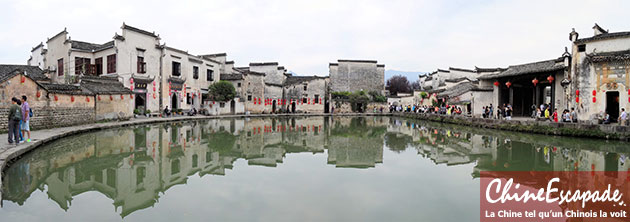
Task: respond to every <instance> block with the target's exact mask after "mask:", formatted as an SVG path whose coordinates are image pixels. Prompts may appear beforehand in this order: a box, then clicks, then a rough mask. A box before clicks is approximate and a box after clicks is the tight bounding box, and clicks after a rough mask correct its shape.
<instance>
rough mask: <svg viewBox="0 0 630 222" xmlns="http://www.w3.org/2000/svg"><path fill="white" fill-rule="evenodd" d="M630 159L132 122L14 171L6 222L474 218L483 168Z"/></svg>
mask: <svg viewBox="0 0 630 222" xmlns="http://www.w3.org/2000/svg"><path fill="white" fill-rule="evenodd" d="M627 150H628V145H627V143H621V142H606V141H603V140H586V139H575V138H558V137H551V136H541V135H529V134H520V133H511V132H501V131H493V130H482V129H475V128H466V127H461V126H454V125H439V124H435V123H428V122H421V121H416V120H408V119H404V118H398V117H360V118H359V117H356V118H350V117H334V118H328V117H308V118H252V119H221V120H208V121H197V122H181V123H168V124H156V125H145V126H136V127H129V128H121V129H113V130H104V131H99V132H94V133H87V134H82V135H78V136H73V137H69V138H65V139H62V140H59V141H56V142H53V143H51V144H48V145H45V146H44V147H41V148H39V149H37V150H36V151H34V152H31V153H29V154H27V155H25V156H24V157H23V158H22V159H20V160H18V161H16V162H15V163H14V164H13V165H11V167H10V168H8V169H6V171H5V176H4V178H2V179H3V181H4V183H3V187H2V198H3V200H2V203H3V207H2V208H1V209H0V221H120V220H125V221H476V220H479V172H480V171H487V170H492V171H532V170H533V171H551V170H581V171H590V170H608V171H617V170H619V171H626V170H628V167H627V165H625V162H626V160H627V158H628V155H629V154H628V151H627Z"/></svg>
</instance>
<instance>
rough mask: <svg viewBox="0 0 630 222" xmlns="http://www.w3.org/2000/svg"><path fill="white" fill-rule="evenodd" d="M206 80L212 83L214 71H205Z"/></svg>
mask: <svg viewBox="0 0 630 222" xmlns="http://www.w3.org/2000/svg"><path fill="white" fill-rule="evenodd" d="M206 80H207V81H214V71H212V69H208V70H206Z"/></svg>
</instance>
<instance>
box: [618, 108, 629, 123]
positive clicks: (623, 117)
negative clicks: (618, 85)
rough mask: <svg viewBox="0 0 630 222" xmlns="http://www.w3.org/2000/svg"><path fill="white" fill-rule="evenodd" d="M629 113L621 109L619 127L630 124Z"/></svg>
mask: <svg viewBox="0 0 630 222" xmlns="http://www.w3.org/2000/svg"><path fill="white" fill-rule="evenodd" d="M627 122H628V113H626V109H624V108H621V114H619V125H620V126H625V125H627V124H628V123H627Z"/></svg>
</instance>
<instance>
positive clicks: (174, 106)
mask: <svg viewBox="0 0 630 222" xmlns="http://www.w3.org/2000/svg"><path fill="white" fill-rule="evenodd" d="M178 105H179V101H178V99H177V94H175V93H173V96H172V97H171V110H176V109H178V108H179V107H178Z"/></svg>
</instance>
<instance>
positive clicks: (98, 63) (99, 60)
mask: <svg viewBox="0 0 630 222" xmlns="http://www.w3.org/2000/svg"><path fill="white" fill-rule="evenodd" d="M94 64H95V66H96V75H100V74H103V57H100V58H97V59H95V60H94Z"/></svg>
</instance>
